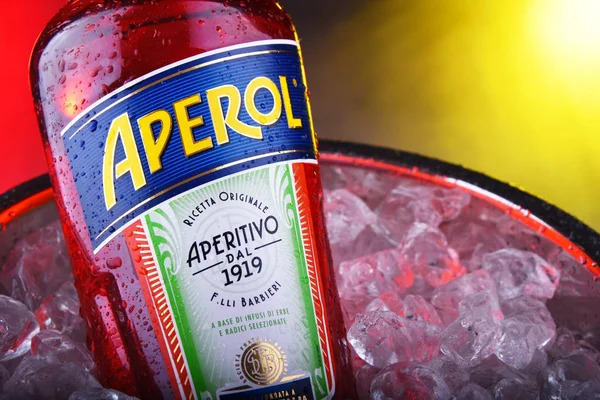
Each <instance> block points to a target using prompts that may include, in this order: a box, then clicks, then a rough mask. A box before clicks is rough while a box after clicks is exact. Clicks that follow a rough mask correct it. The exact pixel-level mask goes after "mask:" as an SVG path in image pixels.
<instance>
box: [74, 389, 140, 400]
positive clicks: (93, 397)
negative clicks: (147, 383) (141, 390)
mask: <svg viewBox="0 0 600 400" xmlns="http://www.w3.org/2000/svg"><path fill="white" fill-rule="evenodd" d="M135 399H137V397H131V396H127V395H126V394H125V393H121V392H119V391H117V390H113V389H104V388H92V389H86V390H78V391H76V392H73V393H72V394H71V396H69V400H135Z"/></svg>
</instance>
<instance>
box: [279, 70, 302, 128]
mask: <svg viewBox="0 0 600 400" xmlns="http://www.w3.org/2000/svg"><path fill="white" fill-rule="evenodd" d="M279 83H280V84H281V94H282V95H283V105H284V107H285V115H286V116H287V120H288V127H289V128H290V129H296V128H302V120H301V119H300V118H295V117H294V110H292V99H291V96H290V88H289V87H288V84H287V78H286V77H285V76H280V77H279Z"/></svg>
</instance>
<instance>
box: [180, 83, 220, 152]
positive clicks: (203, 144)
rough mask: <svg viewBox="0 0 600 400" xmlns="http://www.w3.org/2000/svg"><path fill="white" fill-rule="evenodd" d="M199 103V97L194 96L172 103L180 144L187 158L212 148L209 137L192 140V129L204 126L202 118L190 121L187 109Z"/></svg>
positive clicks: (197, 95)
mask: <svg viewBox="0 0 600 400" xmlns="http://www.w3.org/2000/svg"><path fill="white" fill-rule="evenodd" d="M201 102H202V99H201V98H200V95H199V94H195V95H193V96H190V97H186V98H185V99H182V100H179V101H176V102H175V103H173V108H174V109H175V117H176V118H177V125H178V126H179V133H180V135H181V142H182V143H183V151H184V152H185V155H186V156H187V157H190V156H192V155H194V154H197V153H200V152H202V151H205V150H208V149H211V148H212V147H213V142H212V139H211V138H210V137H206V138H203V139H200V140H198V141H196V139H195V138H194V132H193V129H194V128H197V127H199V126H202V125H204V119H203V118H202V116H199V117H196V118H192V119H190V116H189V114H188V107H190V106H193V105H195V104H200V103H201Z"/></svg>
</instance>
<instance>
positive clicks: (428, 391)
mask: <svg viewBox="0 0 600 400" xmlns="http://www.w3.org/2000/svg"><path fill="white" fill-rule="evenodd" d="M450 398H451V393H450V389H449V388H448V385H446V382H444V380H443V379H442V378H441V377H440V376H439V375H438V374H437V373H436V372H435V371H434V370H432V369H431V368H428V367H426V366H423V365H418V364H415V363H406V362H401V363H397V364H393V365H390V366H388V367H386V368H385V369H382V370H381V371H380V372H379V374H377V375H376V376H375V379H373V382H372V384H371V399H378V400H380V399H381V400H383V399H386V400H387V399H432V400H433V399H450Z"/></svg>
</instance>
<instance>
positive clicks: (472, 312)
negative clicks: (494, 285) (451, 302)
mask: <svg viewBox="0 0 600 400" xmlns="http://www.w3.org/2000/svg"><path fill="white" fill-rule="evenodd" d="M458 313H459V315H461V316H467V315H469V316H471V317H472V318H491V319H493V320H494V321H496V322H498V321H501V320H502V319H504V314H503V313H502V310H501V308H500V304H499V303H498V298H497V297H496V293H495V291H493V290H484V291H481V292H478V293H473V294H470V295H467V296H465V298H464V299H463V300H462V301H461V302H460V303H458Z"/></svg>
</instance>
